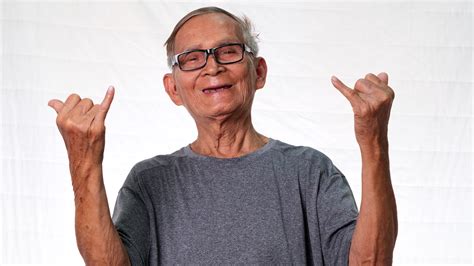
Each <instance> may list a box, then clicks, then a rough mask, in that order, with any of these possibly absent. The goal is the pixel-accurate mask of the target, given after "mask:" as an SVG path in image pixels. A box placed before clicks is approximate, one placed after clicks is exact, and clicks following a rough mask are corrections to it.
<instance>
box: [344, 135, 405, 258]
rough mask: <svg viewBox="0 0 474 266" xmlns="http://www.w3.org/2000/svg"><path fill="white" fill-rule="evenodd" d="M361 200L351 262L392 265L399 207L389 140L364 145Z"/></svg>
mask: <svg viewBox="0 0 474 266" xmlns="http://www.w3.org/2000/svg"><path fill="white" fill-rule="evenodd" d="M361 155H362V201H361V207H360V213H359V217H358V219H357V224H356V228H355V231H354V234H353V237H352V243H351V249H350V255H349V264H350V265H391V264H392V257H393V249H394V247H395V240H396V237H397V210H396V203H395V196H394V193H393V188H392V184H391V180H390V166H389V155H388V141H387V140H386V139H383V140H377V141H374V143H373V144H371V145H366V146H361Z"/></svg>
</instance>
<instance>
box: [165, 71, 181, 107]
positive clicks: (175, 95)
mask: <svg viewBox="0 0 474 266" xmlns="http://www.w3.org/2000/svg"><path fill="white" fill-rule="evenodd" d="M163 85H164V86H165V90H166V93H168V96H170V99H171V100H172V101H173V102H174V104H176V105H183V101H182V100H181V96H180V95H179V92H178V90H177V89H176V84H175V82H174V77H173V74H171V73H167V74H165V75H164V76H163Z"/></svg>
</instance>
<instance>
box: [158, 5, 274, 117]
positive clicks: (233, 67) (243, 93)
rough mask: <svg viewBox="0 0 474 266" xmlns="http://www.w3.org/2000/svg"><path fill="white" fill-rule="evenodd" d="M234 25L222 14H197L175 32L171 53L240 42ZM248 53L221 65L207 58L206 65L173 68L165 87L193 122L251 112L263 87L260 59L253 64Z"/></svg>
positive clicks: (263, 64) (212, 58) (261, 60)
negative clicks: (195, 67)
mask: <svg viewBox="0 0 474 266" xmlns="http://www.w3.org/2000/svg"><path fill="white" fill-rule="evenodd" d="M241 35H242V34H241V33H240V31H239V29H238V27H237V25H236V22H235V21H234V20H233V19H231V18H229V17H228V16H225V15H223V14H217V13H210V14H204V15H199V16H196V17H193V18H191V19H190V20H189V21H187V22H186V23H185V24H184V25H183V26H182V27H181V29H180V30H179V31H178V33H177V35H176V39H175V51H174V53H175V54H177V53H181V52H184V51H189V50H193V49H209V48H214V47H217V46H219V45H222V44H227V43H242V42H243V40H242V36H241ZM251 60H253V59H252V58H251V57H250V56H249V55H248V54H245V55H244V59H243V60H242V61H240V62H237V63H233V64H228V65H221V64H218V63H217V62H216V61H215V58H214V56H213V55H210V56H209V58H208V60H207V64H206V66H204V67H203V68H201V69H198V70H193V71H182V70H180V69H179V67H177V66H175V67H174V69H173V73H170V74H166V75H165V77H164V85H165V88H166V91H167V92H168V94H169V95H170V97H171V99H172V100H173V102H174V103H175V104H177V105H184V106H185V107H186V109H187V110H188V111H189V113H190V114H191V115H192V116H193V118H194V119H195V120H196V122H198V121H200V120H202V119H205V118H215V119H225V118H227V117H229V116H230V115H234V116H240V115H241V114H246V113H249V112H250V109H251V106H252V101H253V97H254V94H255V90H256V89H260V88H262V87H263V85H264V84H265V77H266V65H265V61H264V60H263V58H258V59H256V60H255V62H254V63H252V62H251Z"/></svg>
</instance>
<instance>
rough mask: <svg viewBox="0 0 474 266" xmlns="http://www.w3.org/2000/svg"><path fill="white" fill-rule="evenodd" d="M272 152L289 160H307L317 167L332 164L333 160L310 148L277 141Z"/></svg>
mask: <svg viewBox="0 0 474 266" xmlns="http://www.w3.org/2000/svg"><path fill="white" fill-rule="evenodd" d="M272 150H274V151H275V152H277V153H280V154H281V155H282V156H284V157H286V158H287V159H295V160H305V161H307V162H309V163H312V164H317V165H326V164H332V162H331V159H330V158H329V157H328V156H327V155H326V154H324V153H322V152H321V151H319V150H317V149H315V148H312V147H308V146H295V145H291V144H287V143H285V142H282V141H279V140H275V144H274V145H273V146H272Z"/></svg>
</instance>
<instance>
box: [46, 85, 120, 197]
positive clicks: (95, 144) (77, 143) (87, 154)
mask: <svg viewBox="0 0 474 266" xmlns="http://www.w3.org/2000/svg"><path fill="white" fill-rule="evenodd" d="M114 92H115V90H114V87H112V86H110V87H109V88H108V90H107V93H106V95H105V97H104V100H103V101H102V103H101V104H94V103H93V102H92V100H91V99H88V98H84V99H81V97H79V95H77V94H71V95H70V96H69V97H68V98H67V100H66V102H64V103H63V102H62V101H60V100H57V99H53V100H50V101H49V102H48V105H49V106H50V107H52V108H53V109H54V110H55V111H56V113H57V114H58V116H57V118H56V124H57V126H58V129H59V132H60V133H61V135H62V136H63V139H64V143H65V144H66V149H67V153H68V157H69V167H70V171H71V177H72V179H73V180H72V181H73V186H74V188H75V189H76V187H75V183H76V182H78V181H79V180H75V177H76V176H82V174H84V173H81V169H82V170H85V169H88V168H90V167H98V166H99V167H100V166H101V164H102V160H103V154H104V147H105V125H104V121H105V117H106V116H107V112H108V111H109V108H110V105H111V104H112V100H113V98H114ZM78 171H79V172H78Z"/></svg>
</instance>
